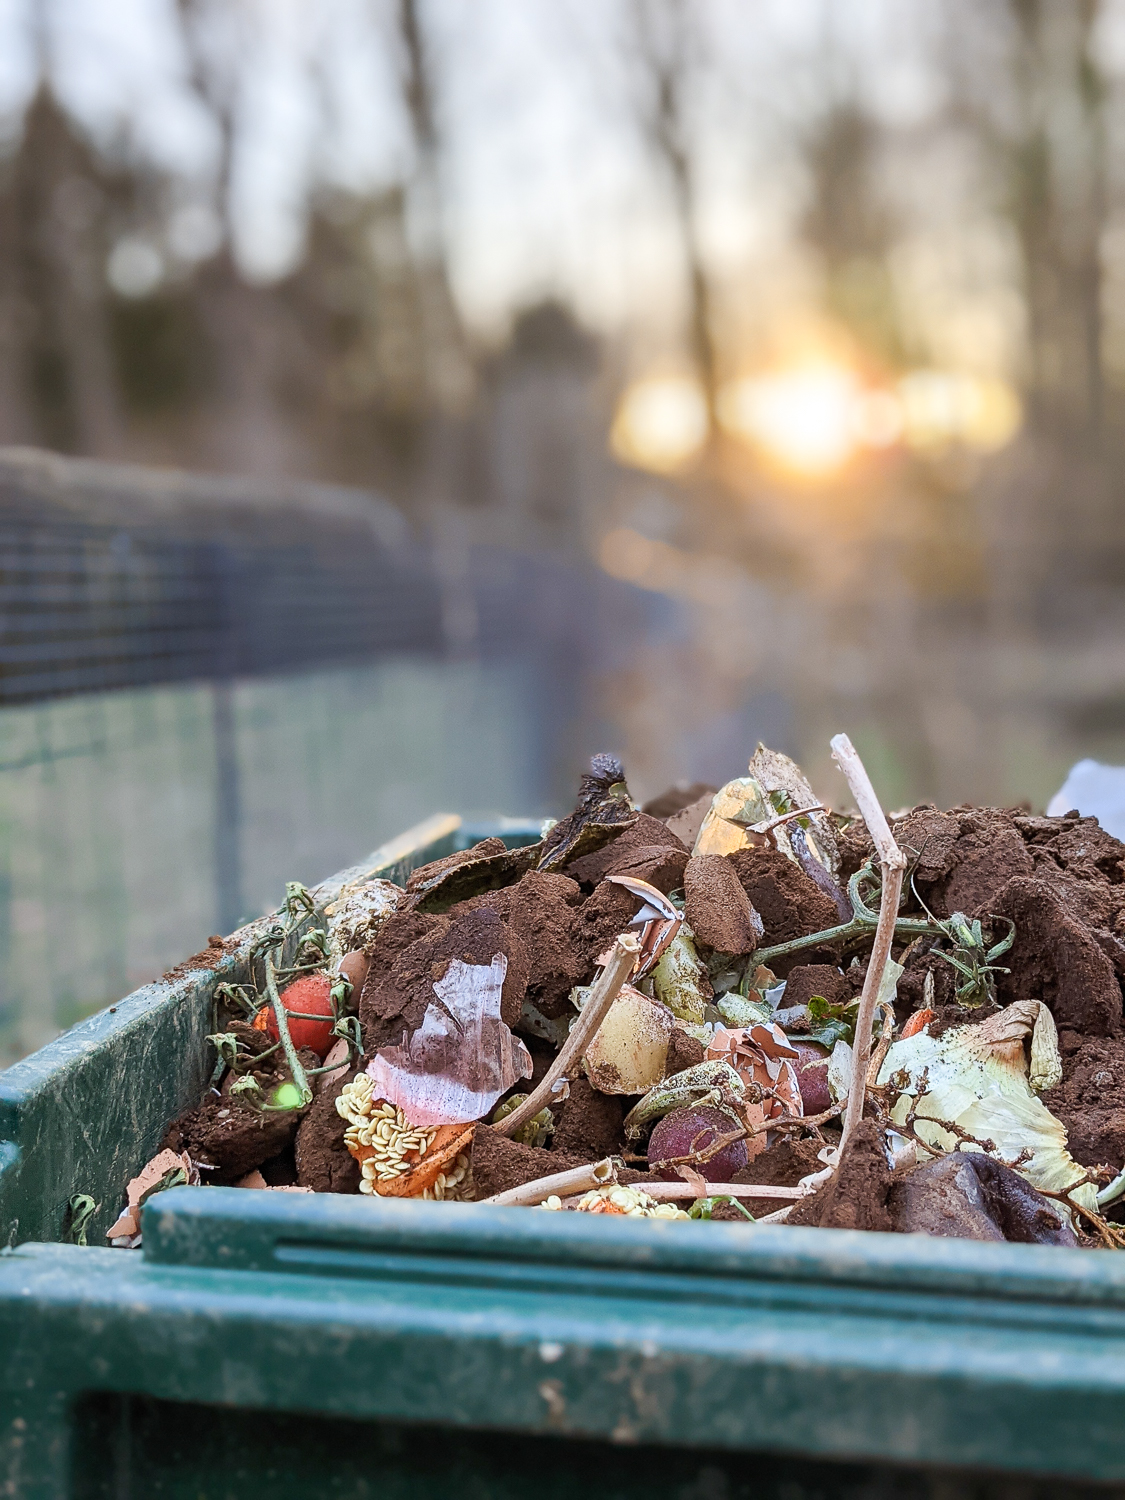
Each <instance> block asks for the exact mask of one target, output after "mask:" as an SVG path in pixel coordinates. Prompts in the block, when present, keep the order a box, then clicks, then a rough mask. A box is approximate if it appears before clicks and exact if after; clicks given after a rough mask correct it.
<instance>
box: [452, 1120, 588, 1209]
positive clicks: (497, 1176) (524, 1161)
mask: <svg viewBox="0 0 1125 1500" xmlns="http://www.w3.org/2000/svg"><path fill="white" fill-rule="evenodd" d="M589 1161H590V1157H588V1156H584V1155H581V1154H577V1153H576V1154H571V1153H570V1152H566V1151H548V1150H547V1149H546V1148H545V1147H543V1146H524V1145H522V1144H521V1143H520V1142H519V1141H510V1140H509V1139H508V1137H507V1136H506V1135H500V1134H499V1133H498V1132H497V1131H495V1130H493V1129H492V1127H491V1126H490V1125H478V1126H477V1127H476V1129H475V1130H474V1131H473V1152H472V1163H473V1186H474V1190H475V1193H476V1196H477V1198H478V1199H480V1198H491V1197H492V1196H493V1194H494V1193H506V1192H507V1191H508V1189H509V1188H514V1187H522V1186H523V1184H524V1183H525V1182H535V1181H536V1179H537V1178H540V1177H550V1176H551V1175H552V1173H554V1172H568V1171H569V1170H570V1169H571V1168H572V1167H582V1166H585V1165H586V1164H587V1163H588V1162H589Z"/></svg>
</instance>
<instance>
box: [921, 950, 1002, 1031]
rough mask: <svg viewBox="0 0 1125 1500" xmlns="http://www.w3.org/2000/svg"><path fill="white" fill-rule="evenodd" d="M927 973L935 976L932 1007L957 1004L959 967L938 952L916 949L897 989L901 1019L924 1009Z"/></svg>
mask: <svg viewBox="0 0 1125 1500" xmlns="http://www.w3.org/2000/svg"><path fill="white" fill-rule="evenodd" d="M1001 962H1003V960H1001ZM927 974H932V975H933V976H934V985H933V998H932V1000H931V1001H930V1005H931V1007H932V1009H934V1010H937V1009H939V1008H940V1007H942V1006H948V1005H954V1004H955V1003H956V1000H955V995H956V991H957V972H956V970H955V969H954V968H953V967H952V965H951V964H948V963H946V961H945V959H944V958H939V957H938V956H937V954H936V953H930V952H928V951H925V952H924V951H923V950H922V948H916V949H915V950H914V951H913V953H911V954H910V957H909V958H908V959H907V961H906V970H905V972H904V973H903V975H902V977H901V978H900V980H899V982H898V987H897V990H896V996H897V998H896V1001H895V1006H896V1009H897V1011H898V1014H899V1016H900V1017H901V1018H902V1019H904V1020H905V1018H906V1015H907V1013H908V1012H909V1011H913V1010H921V1009H922V1007H923V1006H924V1005H925V1003H926V999H925V996H926V975H927Z"/></svg>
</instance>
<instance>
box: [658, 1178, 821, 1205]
mask: <svg viewBox="0 0 1125 1500" xmlns="http://www.w3.org/2000/svg"><path fill="white" fill-rule="evenodd" d="M632 1186H633V1187H636V1188H640V1189H641V1191H642V1192H645V1193H647V1194H648V1195H649V1197H650V1198H655V1199H656V1201H657V1202H658V1203H664V1202H666V1201H667V1200H668V1199H670V1198H692V1199H694V1198H787V1199H793V1200H794V1201H795V1200H796V1199H798V1198H806V1197H808V1192H807V1191H806V1189H805V1188H800V1187H776V1186H773V1185H771V1184H769V1183H753V1182H705V1183H704V1184H703V1188H702V1191H701V1190H700V1189H699V1188H698V1187H693V1186H692V1184H691V1183H690V1182H634V1183H633V1184H632Z"/></svg>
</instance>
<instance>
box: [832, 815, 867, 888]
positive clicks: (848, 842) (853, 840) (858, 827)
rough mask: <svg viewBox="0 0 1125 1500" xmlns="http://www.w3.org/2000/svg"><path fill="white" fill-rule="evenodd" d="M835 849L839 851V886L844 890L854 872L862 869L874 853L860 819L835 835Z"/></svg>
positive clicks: (864, 826)
mask: <svg viewBox="0 0 1125 1500" xmlns="http://www.w3.org/2000/svg"><path fill="white" fill-rule="evenodd" d="M836 847H837V848H838V849H839V851H840V884H841V885H842V886H844V887H845V889H846V888H847V884H848V881H849V880H850V879H851V878H852V876H853V875H854V874H855V872H856V871H857V870H859V869H862V867H863V866H864V865H865V864H866V863H867V861H868V860H869V859H871V858H872V857H873V856H874V853H875V846H874V844H873V843H872V842H871V835H870V834H869V833H868V831H867V825H866V823H864V821H863V819H862V818H856V820H855V822H854V823H852V824H851V825H850V826H849V827H847V828H845V829H844V831H843V833H841V834H838V835H837V838H836Z"/></svg>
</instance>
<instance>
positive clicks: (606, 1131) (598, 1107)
mask: <svg viewBox="0 0 1125 1500" xmlns="http://www.w3.org/2000/svg"><path fill="white" fill-rule="evenodd" d="M700 1051H701V1052H702V1048H700ZM631 1103H632V1100H630V1099H624V1098H622V1097H621V1096H620V1095H615V1094H601V1093H599V1092H598V1090H597V1089H596V1088H594V1087H593V1085H592V1084H590V1083H589V1082H588V1081H587V1080H586V1079H585V1078H576V1079H575V1080H574V1081H573V1083H571V1085H570V1098H569V1099H567V1100H566V1102H565V1103H564V1104H562V1105H561V1106H560V1108H559V1109H558V1110H556V1111H554V1113H555V1120H556V1124H555V1134H554V1138H553V1140H552V1141H551V1154H552V1156H553V1157H554V1158H557V1157H559V1156H576V1157H578V1158H580V1159H581V1160H582V1161H600V1160H601V1159H602V1157H603V1156H615V1155H617V1154H619V1153H620V1152H621V1150H622V1148H623V1146H624V1141H625V1126H624V1120H625V1115H626V1113H627V1112H628V1109H629V1106H630V1104H631ZM560 1170H561V1169H560Z"/></svg>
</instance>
